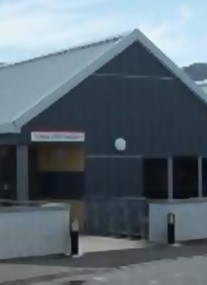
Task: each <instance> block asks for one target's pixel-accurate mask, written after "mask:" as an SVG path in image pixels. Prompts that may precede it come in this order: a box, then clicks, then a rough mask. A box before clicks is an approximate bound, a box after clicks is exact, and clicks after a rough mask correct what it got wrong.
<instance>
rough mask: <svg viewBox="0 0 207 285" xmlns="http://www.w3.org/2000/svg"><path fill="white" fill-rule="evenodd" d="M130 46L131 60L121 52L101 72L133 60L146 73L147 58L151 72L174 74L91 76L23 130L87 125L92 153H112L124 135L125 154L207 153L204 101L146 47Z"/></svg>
mask: <svg viewBox="0 0 207 285" xmlns="http://www.w3.org/2000/svg"><path fill="white" fill-rule="evenodd" d="M141 48H142V47H141ZM132 49H135V50H137V49H139V46H138V45H137V44H134V45H133V46H131V47H130V48H129V50H128V60H126V58H125V56H126V55H125V54H124V55H123V54H120V55H119V56H118V57H117V58H115V59H114V60H113V61H114V62H113V64H112V66H113V68H112V67H111V65H110V64H109V65H106V66H104V67H103V68H102V69H100V70H99V71H98V72H100V71H103V70H104V72H106V73H110V72H112V71H113V72H114V71H116V70H118V67H117V69H116V64H117V66H120V65H122V61H124V62H125V64H124V65H123V66H126V70H127V71H129V70H130V68H131V67H128V65H130V66H131V65H133V64H134V67H133V72H137V73H138V74H139V73H147V69H146V66H147V65H146V64H145V60H146V58H147V63H148V74H153V75H158V77H159V76H162V74H163V75H164V76H166V75H168V76H169V75H170V76H173V78H174V79H173V80H159V78H155V77H154V76H151V78H145V79H143V78H141V79H128V78H126V79H123V78H119V77H94V76H90V77H89V78H88V79H86V80H85V81H84V82H82V83H81V84H80V85H79V86H77V87H76V88H75V89H73V90H71V91H70V92H69V93H68V94H66V96H64V97H63V98H61V99H60V100H59V101H58V102H56V103H55V104H54V105H52V106H51V107H49V108H48V109H47V110H46V111H44V112H43V113H42V114H40V115H39V116H38V117H36V118H34V119H33V120H32V121H31V122H30V123H28V125H26V126H25V127H24V128H23V130H24V132H23V134H24V135H27V134H28V132H30V131H31V130H34V129H35V130H36V129H38V128H40V126H41V127H42V128H44V129H61V128H62V129H72V130H84V131H85V132H86V151H87V153H88V154H114V147H113V142H114V139H115V138H116V137H119V136H121V137H124V138H125V139H126V141H127V150H126V154H134V155H139V154H141V155H143V156H149V157H153V156H155V157H160V156H167V155H193V154H197V153H200V154H205V155H207V147H206V146H207V132H206V122H207V109H206V105H205V104H203V102H202V101H200V100H199V99H198V98H197V97H196V96H194V95H193V94H192V91H191V90H189V89H188V88H187V87H186V85H184V84H183V83H182V82H181V81H180V80H179V79H178V78H176V77H175V76H174V75H173V74H169V71H168V70H167V71H166V70H165V69H166V68H165V67H164V66H163V65H162V64H160V63H159V61H158V60H157V59H155V58H154V56H153V55H152V54H150V53H148V52H147V51H145V52H146V56H143V55H142V56H141V57H139V58H137V55H136V52H134V51H133V52H132ZM126 52H127V51H126ZM136 62H139V63H136ZM139 64H140V66H142V67H143V69H140V66H138V65H139ZM159 64H160V66H158V65H159ZM110 68H112V70H111V69H110ZM123 68H124V67H123ZM136 68H137V69H136ZM150 68H152V70H151V69H150ZM161 69H164V70H163V71H161ZM155 73H157V74H155Z"/></svg>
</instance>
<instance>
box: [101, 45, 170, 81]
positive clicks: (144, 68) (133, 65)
mask: <svg viewBox="0 0 207 285" xmlns="http://www.w3.org/2000/svg"><path fill="white" fill-rule="evenodd" d="M120 58H121V59H120ZM120 58H119V57H116V58H114V59H112V60H111V61H110V62H108V63H107V64H106V65H105V66H104V67H102V68H101V69H100V70H99V71H98V72H97V73H119V74H139V75H152V76H153V75H156V76H165V77H166V76H169V77H170V76H172V72H170V71H169V70H167V68H164V66H163V65H162V63H161V62H159V60H157V58H155V57H154V56H152V55H150V54H149V52H147V50H146V48H145V47H144V46H143V45H142V44H140V43H139V42H135V43H134V44H132V45H131V46H130V47H129V48H127V49H126V50H125V51H123V52H122V54H121V57H120ZM129 61H130V64H129Z"/></svg>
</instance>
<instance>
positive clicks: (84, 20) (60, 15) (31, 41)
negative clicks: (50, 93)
mask: <svg viewBox="0 0 207 285" xmlns="http://www.w3.org/2000/svg"><path fill="white" fill-rule="evenodd" d="M112 2H115V1H112V0H5V1H4V2H2V3H0V23H1V25H0V55H1V54H4V55H6V56H5V58H1V61H2V60H21V59H24V58H25V57H33V56H37V55H40V54H43V53H48V52H51V51H55V50H58V49H62V48H67V47H69V46H71V45H75V44H77V43H80V42H84V41H91V40H95V39H100V38H101V37H105V36H108V35H111V34H113V33H119V32H123V31H126V30H130V29H134V28H136V27H139V28H140V29H141V30H142V31H143V32H144V33H145V34H146V35H147V36H148V37H149V38H150V39H151V40H152V41H153V42H154V43H155V44H157V45H158V47H160V48H161V49H162V50H163V51H164V52H166V53H167V55H169V56H170V57H171V58H172V59H173V60H175V61H177V62H179V63H181V64H182V63H183V62H184V61H187V60H189V59H188V57H187V56H190V54H188V55H187V53H186V51H185V50H186V47H187V46H188V45H189V43H191V44H192V46H191V51H193V50H196V47H195V45H196V43H194V42H193V41H192V37H191V36H187V35H186V34H185V31H186V30H188V29H189V27H188V25H189V23H190V22H191V21H192V19H193V17H194V11H193V10H192V8H191V7H190V6H187V5H185V4H181V5H180V6H179V7H178V8H177V12H176V14H174V16H171V17H169V15H166V17H165V18H162V19H159V16H156V15H154V18H152V17H151V18H149V16H148V14H147V12H146V13H142V12H141V11H139V10H136V9H135V10H134V12H133V9H132V10H131V11H130V12H125V11H124V10H119V9H114V10H113V9H111V6H112V5H111V4H112ZM104 4H106V5H105V6H104ZM107 4H108V9H105V10H104V11H105V12H102V10H101V8H100V7H107ZM97 11H98V12H97ZM7 49H8V50H9V51H10V52H9V53H6V52H5V51H6V50H7ZM1 51H2V52H1ZM17 51H18V52H17ZM194 52H195V51H194ZM182 57H183V60H182Z"/></svg>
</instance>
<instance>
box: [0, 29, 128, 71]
mask: <svg viewBox="0 0 207 285" xmlns="http://www.w3.org/2000/svg"><path fill="white" fill-rule="evenodd" d="M127 34H129V32H128V33H126V32H125V33H121V34H116V35H112V36H108V37H106V38H103V39H100V40H98V41H90V42H86V43H80V44H77V45H74V46H71V47H69V48H68V49H62V50H59V51H54V52H51V53H48V54H43V55H40V56H36V57H34V58H29V59H25V60H22V61H17V62H13V63H8V64H5V65H2V66H0V71H1V70H3V69H6V68H9V67H13V66H17V65H22V64H26V63H29V62H32V61H37V60H41V59H44V58H47V57H51V56H56V55H62V54H64V53H68V52H73V51H77V50H81V49H85V48H89V47H92V46H97V45H101V44H104V43H109V42H113V41H116V40H119V39H121V38H123V37H124V36H126V35H127Z"/></svg>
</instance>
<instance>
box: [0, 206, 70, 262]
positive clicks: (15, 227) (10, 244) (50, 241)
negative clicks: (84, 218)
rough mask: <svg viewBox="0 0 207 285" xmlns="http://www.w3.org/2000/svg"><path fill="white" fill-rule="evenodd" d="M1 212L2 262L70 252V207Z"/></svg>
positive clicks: (6, 210) (9, 208)
mask: <svg viewBox="0 0 207 285" xmlns="http://www.w3.org/2000/svg"><path fill="white" fill-rule="evenodd" d="M0 211H1V213H0V245H1V246H0V259H7V258H16V257H27V256H43V255H50V254H60V253H70V236H69V207H66V206H62V207H60V206H59V207H57V206H55V207H44V208H40V207H8V208H2V209H1V210H0Z"/></svg>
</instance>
